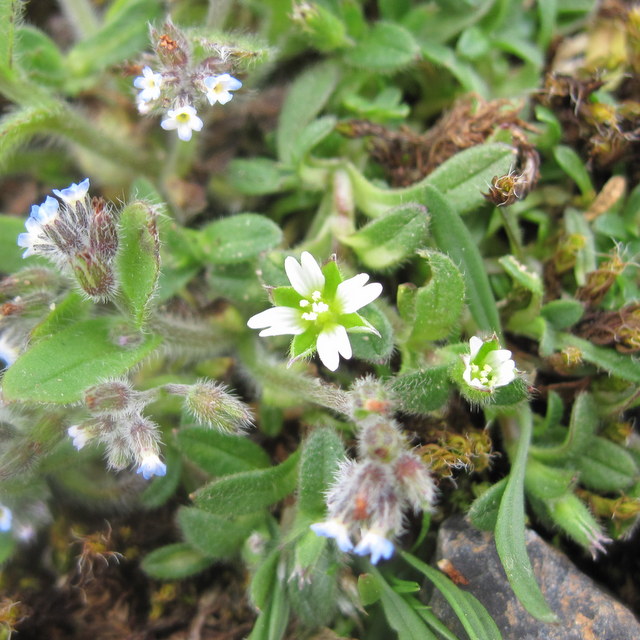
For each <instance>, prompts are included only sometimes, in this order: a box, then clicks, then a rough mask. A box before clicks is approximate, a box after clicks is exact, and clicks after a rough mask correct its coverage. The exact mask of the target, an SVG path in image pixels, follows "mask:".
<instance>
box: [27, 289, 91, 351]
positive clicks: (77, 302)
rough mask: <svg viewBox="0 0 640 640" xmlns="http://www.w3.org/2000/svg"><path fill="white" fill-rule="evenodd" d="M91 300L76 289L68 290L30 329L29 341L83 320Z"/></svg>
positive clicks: (50, 334) (34, 340)
mask: <svg viewBox="0 0 640 640" xmlns="http://www.w3.org/2000/svg"><path fill="white" fill-rule="evenodd" d="M91 306H92V304H91V302H90V301H89V300H87V299H86V298H85V297H84V296H82V295H81V294H80V293H78V292H77V291H71V292H69V293H68V294H67V295H66V296H65V297H64V298H63V299H62V300H60V301H59V302H57V303H56V305H55V307H54V308H53V309H52V310H51V311H50V312H49V313H48V314H47V315H46V317H45V318H44V319H43V320H41V321H40V322H39V323H38V324H37V325H36V326H35V327H34V328H33V329H32V330H31V334H30V337H31V343H32V344H33V343H34V342H36V341H38V340H41V339H42V338H47V337H49V336H52V335H54V334H56V333H59V332H60V331H62V330H63V329H65V328H66V327H68V326H70V325H74V324H76V323H77V322H78V321H79V320H84V319H85V318H86V317H87V316H88V315H89V311H90V310H91Z"/></svg>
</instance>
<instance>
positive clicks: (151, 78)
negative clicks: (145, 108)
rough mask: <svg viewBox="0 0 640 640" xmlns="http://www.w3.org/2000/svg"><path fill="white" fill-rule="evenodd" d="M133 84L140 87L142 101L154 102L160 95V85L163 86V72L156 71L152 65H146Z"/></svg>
mask: <svg viewBox="0 0 640 640" xmlns="http://www.w3.org/2000/svg"><path fill="white" fill-rule="evenodd" d="M133 86H134V87H135V88H136V89H140V93H139V94H138V100H139V101H141V102H152V101H153V100H157V99H158V98H159V97H160V87H161V86H162V74H160V73H154V72H153V70H152V69H151V67H145V68H144V69H143V70H142V75H141V76H138V77H137V78H136V79H135V80H134V81H133Z"/></svg>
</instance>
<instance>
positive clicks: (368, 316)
mask: <svg viewBox="0 0 640 640" xmlns="http://www.w3.org/2000/svg"><path fill="white" fill-rule="evenodd" d="M358 315H360V316H362V317H363V318H365V320H367V321H368V322H369V323H370V324H371V325H373V326H374V327H375V328H376V329H377V330H378V332H379V333H380V337H378V336H376V335H374V334H372V333H351V332H349V341H350V342H351V347H352V348H353V355H354V357H356V358H358V359H360V360H367V361H369V362H378V363H379V362H384V361H385V360H387V359H389V358H390V357H391V353H392V352H393V328H392V326H391V324H390V322H389V320H388V319H387V317H386V316H385V315H384V313H382V311H380V310H379V309H377V308H376V307H375V306H374V305H369V306H368V307H365V308H364V309H360V310H359V311H358Z"/></svg>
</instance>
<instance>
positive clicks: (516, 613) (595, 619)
mask: <svg viewBox="0 0 640 640" xmlns="http://www.w3.org/2000/svg"><path fill="white" fill-rule="evenodd" d="M527 551H528V552H529V557H530V558H531V564H532V566H533V571H534V573H535V576H536V579H537V580H538V584H539V585H540V586H541V588H542V593H543V594H544V596H545V598H546V599H547V602H548V603H549V605H550V606H551V608H552V609H553V611H554V612H555V613H556V615H557V616H558V617H559V619H560V622H559V623H557V624H547V623H544V622H540V621H538V620H536V619H535V618H533V617H532V616H531V615H529V614H528V613H527V612H526V611H525V609H524V608H523V607H522V605H521V604H520V603H519V602H518V600H517V598H516V597H515V595H514V594H513V591H512V590H511V587H510V586H509V583H508V582H507V577H506V575H505V573H504V570H503V569H502V565H501V564H500V559H499V558H498V554H497V552H496V548H495V543H494V541H493V536H492V535H491V534H489V533H486V532H482V531H478V530H477V529H475V528H474V527H473V526H472V525H471V524H470V523H469V522H467V521H466V520H465V519H464V518H462V517H457V516H456V517H453V518H449V519H448V520H447V521H445V522H444V523H443V525H442V527H441V528H440V531H439V536H438V548H437V551H436V562H437V561H440V560H443V559H446V560H448V561H449V562H450V563H451V565H452V567H453V569H454V570H457V571H458V572H459V573H460V574H462V576H463V578H464V579H466V580H468V582H469V584H467V585H463V584H459V586H460V587H461V588H462V589H465V590H466V591H469V592H471V593H473V595H474V596H476V598H478V600H480V602H482V604H483V605H484V606H485V607H486V608H487V610H488V611H489V613H490V614H491V616H492V617H493V619H494V620H495V622H496V624H497V625H498V628H499V629H500V631H501V632H502V637H503V638H504V640H638V639H639V638H640V624H639V623H638V621H637V620H636V619H635V617H634V616H633V614H632V613H631V612H630V611H629V610H628V609H626V608H625V607H624V606H623V605H622V604H620V603H619V602H618V601H617V600H615V599H614V598H613V597H612V596H610V595H609V594H607V593H606V592H605V591H603V590H602V589H601V588H600V587H599V586H598V585H597V584H596V583H595V582H594V581H593V580H591V578H589V577H587V576H586V575H584V574H583V573H581V572H580V571H579V570H578V569H577V568H576V567H575V566H574V565H573V564H572V563H571V561H570V560H569V559H568V558H567V557H566V556H565V555H564V554H562V553H561V552H560V551H558V550H557V549H555V548H554V547H552V546H551V545H549V544H547V543H546V542H545V541H544V540H542V538H540V536H538V535H537V534H536V533H535V532H533V531H527ZM429 605H430V606H431V607H432V608H433V612H434V613H435V614H436V615H437V616H438V617H439V618H440V619H441V620H442V621H443V622H444V623H445V624H446V625H447V626H448V627H449V628H450V629H451V630H452V631H453V632H454V633H456V634H457V635H459V637H460V638H466V637H467V636H466V634H465V632H464V630H463V627H462V625H460V622H459V620H458V618H457V616H456V615H455V614H454V613H453V611H452V610H451V608H450V607H449V605H448V604H447V602H446V601H445V600H444V598H442V596H441V595H440V593H439V592H437V591H435V592H434V594H433V596H432V598H431V601H430V602H429Z"/></svg>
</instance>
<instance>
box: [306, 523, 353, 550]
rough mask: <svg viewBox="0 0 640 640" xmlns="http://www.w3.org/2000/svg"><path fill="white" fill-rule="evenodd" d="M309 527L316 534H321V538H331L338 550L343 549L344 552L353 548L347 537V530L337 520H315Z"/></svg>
mask: <svg viewBox="0 0 640 640" xmlns="http://www.w3.org/2000/svg"><path fill="white" fill-rule="evenodd" d="M310 528H311V530H312V531H313V532H314V533H315V534H316V535H318V536H322V537H323V538H333V539H334V540H335V541H336V544H337V545H338V549H340V551H344V552H345V553H346V552H348V551H351V550H352V549H353V544H352V543H351V540H350V538H349V531H348V530H347V527H346V526H345V525H344V523H342V522H340V521H339V520H327V521H325V522H316V523H315V524H312V525H311V527H310Z"/></svg>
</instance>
